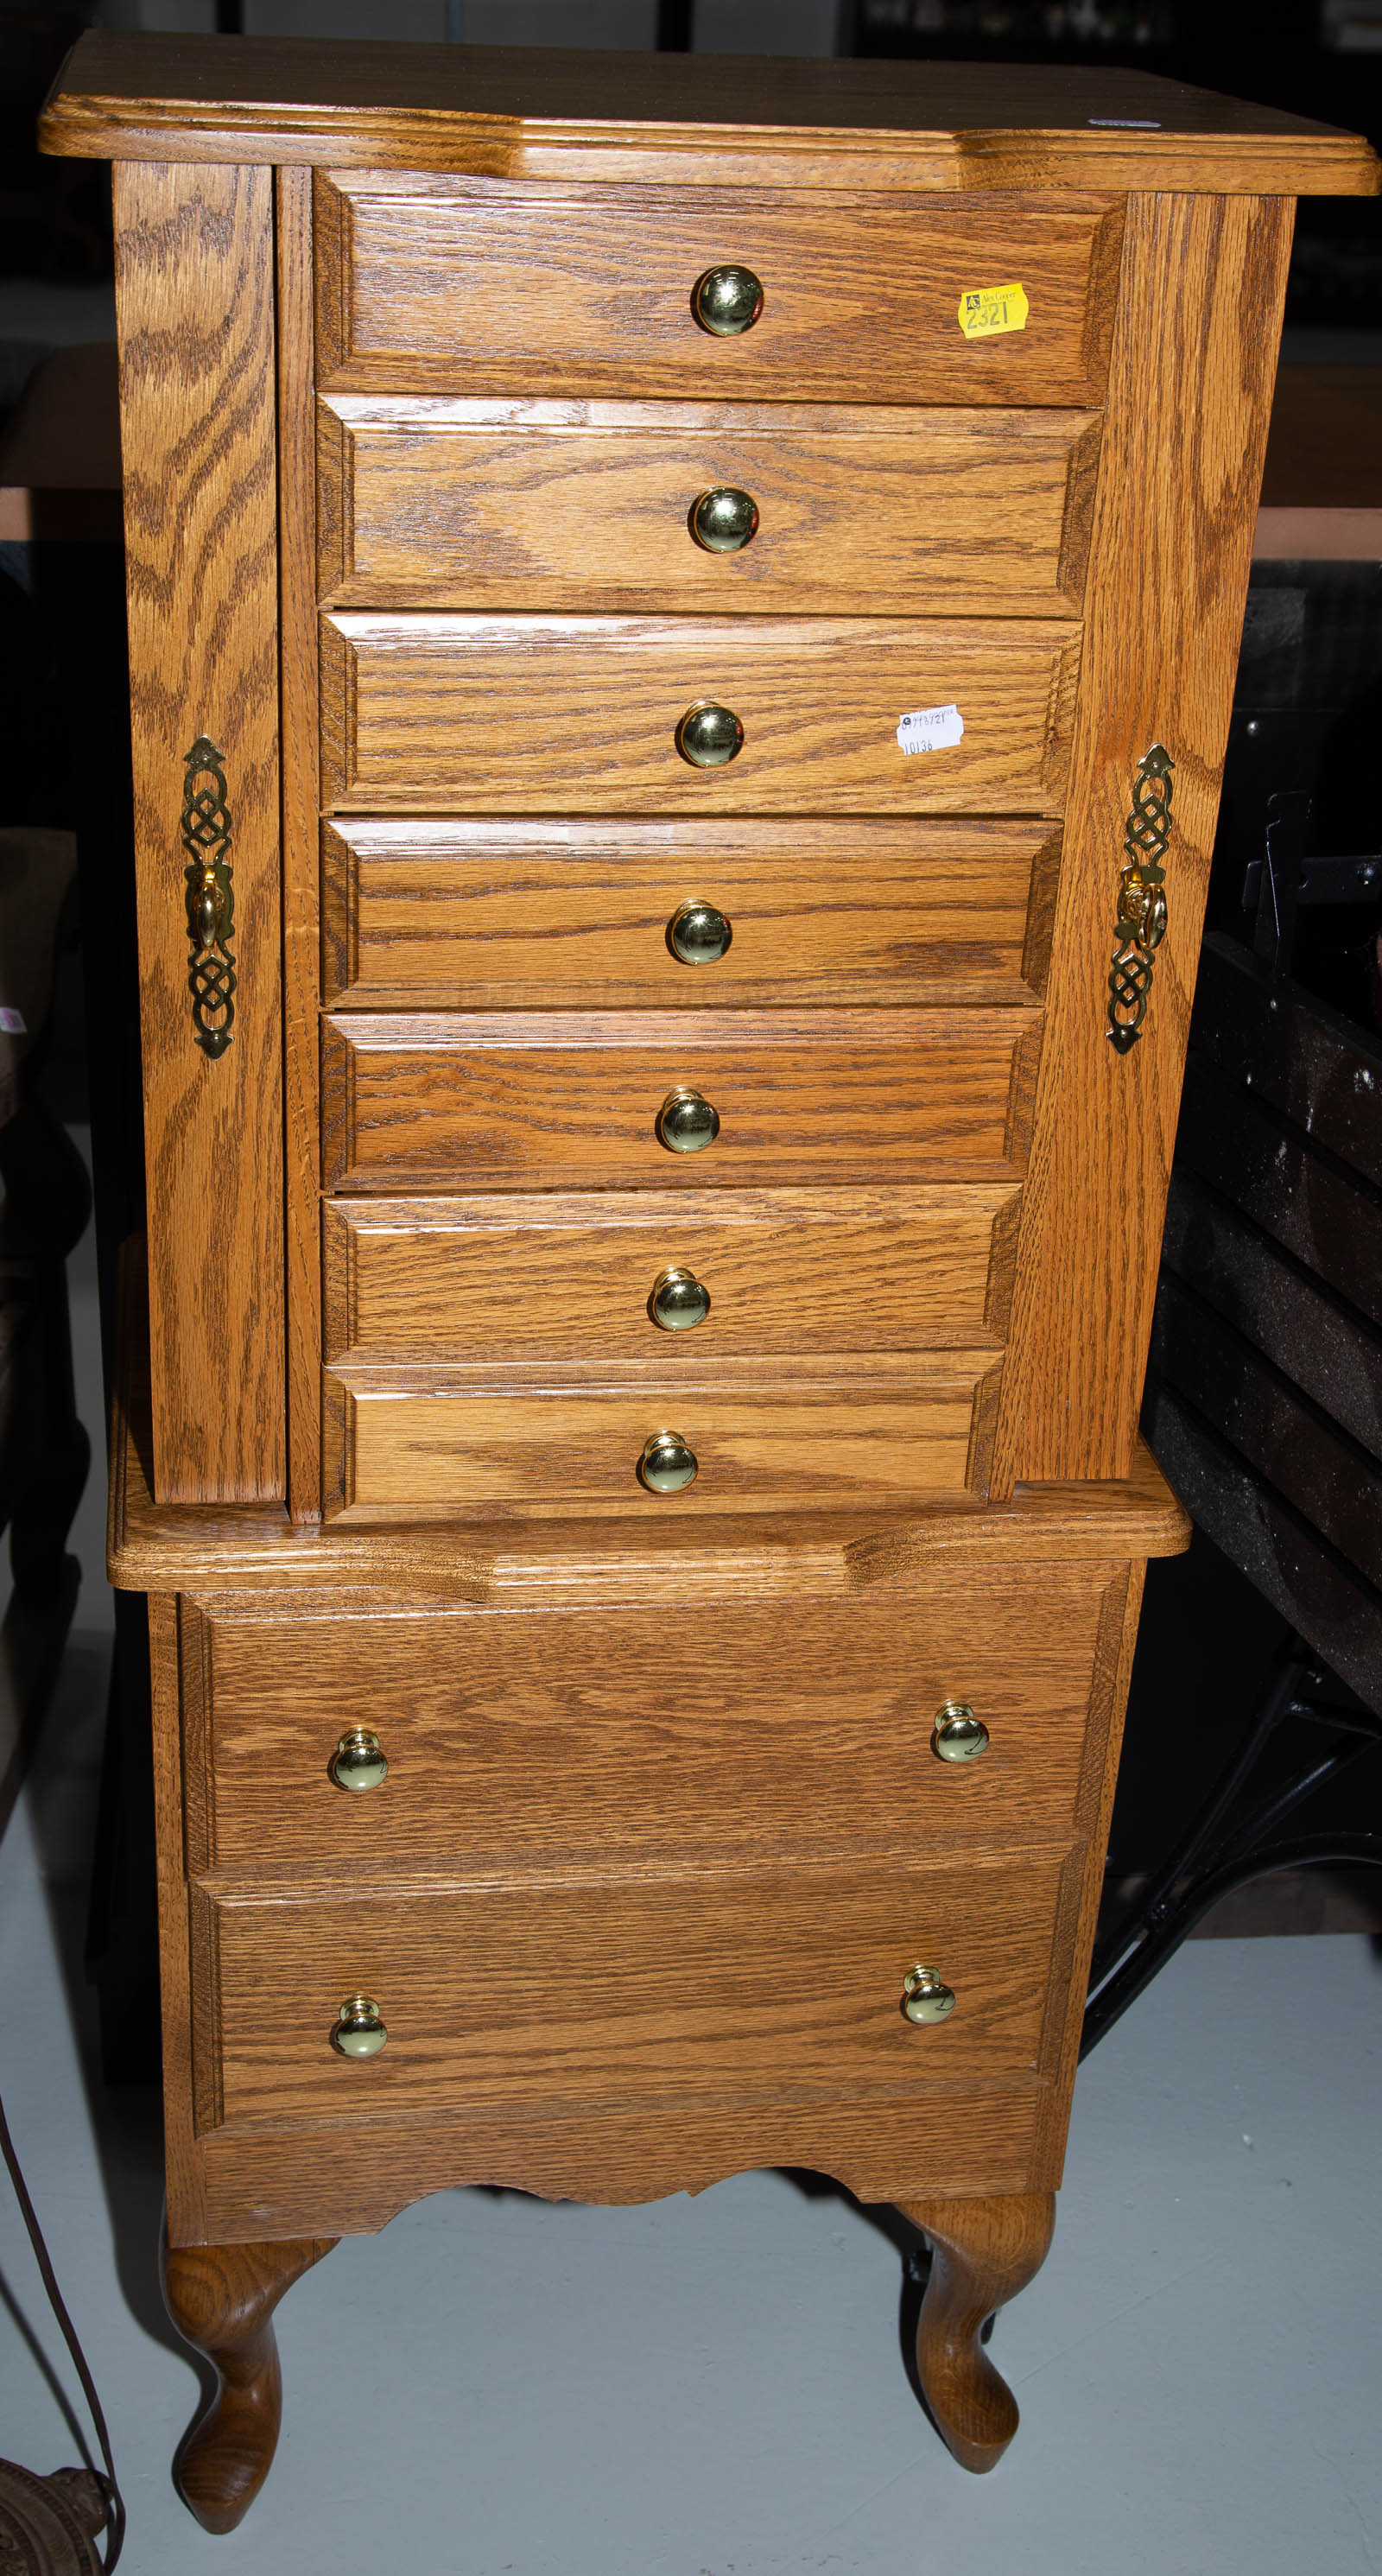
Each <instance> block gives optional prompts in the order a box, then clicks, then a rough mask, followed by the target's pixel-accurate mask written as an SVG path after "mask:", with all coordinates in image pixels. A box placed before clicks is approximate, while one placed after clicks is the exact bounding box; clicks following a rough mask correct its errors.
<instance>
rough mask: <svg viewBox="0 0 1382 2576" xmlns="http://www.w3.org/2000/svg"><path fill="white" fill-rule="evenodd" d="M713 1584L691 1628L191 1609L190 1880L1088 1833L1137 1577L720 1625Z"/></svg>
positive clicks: (1008, 1574)
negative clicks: (1086, 1760) (975, 1732)
mask: <svg viewBox="0 0 1382 2576" xmlns="http://www.w3.org/2000/svg"><path fill="white" fill-rule="evenodd" d="M706 1570H707V1569H706V1563H705V1558H704V1556H702V1558H701V1561H700V1568H699V1572H698V1570H697V1569H696V1568H695V1567H692V1566H691V1565H688V1566H687V1569H686V1575H685V1585H686V1597H685V1600H684V1602H683V1603H682V1605H681V1607H680V1610H679V1609H678V1606H677V1604H676V1602H675V1598H674V1596H673V1595H672V1594H670V1593H669V1595H668V1597H667V1598H666V1599H665V1600H662V1601H660V1602H658V1603H657V1604H656V1605H655V1606H649V1605H648V1604H646V1603H636V1604H630V1605H628V1606H625V1607H605V1608H601V1609H599V1610H579V1609H546V1608H529V1607H525V1608H523V1609H522V1610H520V1611H514V1610H506V1611H504V1612H497V1611H493V1610H486V1609H471V1608H459V1607H452V1608H449V1609H433V1608H430V1607H429V1608H422V1607H419V1606H418V1604H417V1603H416V1602H415V1601H410V1600H408V1599H407V1598H406V1597H399V1598H397V1599H392V1600H387V1601H380V1602H377V1603H376V1604H375V1605H374V1606H373V1607H372V1608H371V1609H369V1610H365V1609H362V1608H361V1607H360V1606H359V1604H358V1601H357V1602H354V1603H351V1604H348V1605H343V1604H342V1603H341V1602H339V1601H338V1600H336V1599H334V1598H328V1599H327V1600H326V1601H324V1602H321V1603H320V1604H314V1603H313V1602H312V1601H311V1600H310V1599H308V1600H304V1599H303V1597H302V1596H301V1595H298V1596H297V1597H296V1598H294V1599H280V1600H277V1601H275V1602H274V1603H273V1604H272V1606H270V1605H269V1604H267V1603H266V1602H265V1600H264V1598H263V1596H262V1595H261V1596H260V1597H259V1598H258V1599H256V1598H254V1597H253V1596H248V1595H240V1596H238V1597H235V1598H211V1599H208V1600H205V1601H203V1602H200V1603H196V1604H193V1603H190V1602H185V1603H184V1606H183V1615H182V1630H181V1636H182V1699H183V1735H184V1743H185V1746H186V1754H187V1762H188V1769H189V1786H190V1795H189V1806H188V1814H189V1827H188V1830H189V1836H190V1838H191V1842H190V1849H189V1859H190V1863H191V1867H192V1870H193V1872H194V1874H195V1873H198V1872H203V1873H204V1872H206V1871H215V1872H217V1873H220V1874H222V1875H224V1874H225V1873H228V1872H229V1873H235V1874H239V1875H242V1876H245V1877H250V1878H255V1879H262V1878H292V1877H294V1876H296V1875H299V1874H300V1873H302V1872H304V1871H306V1872H307V1873H308V1874H309V1875H313V1876H317V1877H320V1876H323V1875H325V1876H327V1877H330V1876H331V1875H332V1873H333V1872H335V1873H338V1874H339V1873H341V1872H345V1873H347V1874H348V1876H349V1879H350V1881H351V1883H352V1884H353V1883H354V1882H355V1880H356V1879H357V1878H358V1877H359V1876H361V1875H362V1874H363V1875H365V1876H369V1875H374V1876H376V1877H387V1876H388V1875H389V1874H390V1873H391V1872H395V1871H397V1870H398V1869H400V1868H411V1869H437V1868H442V1867H449V1868H450V1869H452V1870H453V1871H454V1870H457V1869H461V1868H464V1869H467V1870H469V1869H488V1868H494V1867H504V1866H506V1865H508V1866H513V1867H524V1868H527V1867H532V1868H545V1867H551V1866H569V1864H570V1862H571V1860H572V1858H573V1857H579V1858H580V1860H581V1861H582V1863H583V1864H584V1865H587V1866H590V1867H596V1866H601V1865H603V1866H605V1867H608V1866H610V1865H612V1864H614V1863H616V1862H618V1863H630V1864H634V1863H638V1864H642V1863H646V1862H648V1861H649V1860H652V1859H658V1860H660V1862H661V1864H662V1866H663V1867H669V1866H700V1865H702V1864H703V1863H704V1861H705V1858H706V1855H707V1853H718V1854H720V1855H721V1856H722V1857H723V1858H726V1859H728V1858H730V1857H736V1858H737V1857H741V1856H743V1855H757V1856H758V1857H760V1858H761V1857H763V1856H764V1855H765V1854H769V1853H771V1854H772V1855H774V1856H775V1857H777V1858H778V1859H781V1860H788V1859H790V1858H791V1857H792V1856H793V1855H794V1854H796V1855H798V1856H804V1855H806V1854H808V1853H812V1852H814V1853H815V1854H817V1855H818V1856H827V1855H829V1854H831V1853H834V1854H837V1855H838V1854H843V1853H853V1854H855V1855H860V1856H863V1855H870V1854H872V1855H878V1854H883V1853H888V1852H892V1853H896V1854H898V1855H900V1856H904V1857H910V1856H913V1855H915V1854H917V1853H918V1852H920V1851H922V1850H925V1851H926V1852H928V1853H929V1854H931V1855H932V1857H933V1858H934V1857H935V1856H936V1855H937V1854H941V1855H943V1854H944V1853H945V1852H947V1851H948V1850H949V1849H950V1848H952V1847H959V1848H964V1849H973V1848H982V1847H983V1846H984V1845H986V1844H987V1845H990V1846H994V1847H1000V1848H1001V1847H1006V1846H1007V1845H1008V1844H1010V1843H1041V1842H1050V1843H1063V1842H1066V1841H1068V1840H1070V1839H1072V1838H1073V1837H1074V1836H1075V1835H1076V1834H1077V1832H1079V1831H1081V1830H1083V1829H1085V1827H1086V1825H1087V1822H1088V1820H1087V1819H1086V1818H1085V1817H1084V1815H1083V1812H1082V1808H1081V1783H1082V1753H1083V1747H1084V1741H1085V1730H1086V1724H1087V1722H1088V1721H1089V1719H1090V1716H1091V1712H1092V1715H1093V1719H1094V1722H1095V1725H1096V1757H1097V1750H1098V1743H1099V1742H1100V1741H1101V1738H1099V1737H1098V1735H1097V1729H1098V1727H1100V1726H1102V1725H1103V1724H1104V1723H1105V1722H1106V1720H1107V1716H1108V1703H1109V1697H1110V1693H1111V1688H1112V1678H1113V1672H1114V1668H1115V1665H1116V1662H1117V1651H1118V1639H1119V1621H1120V1615H1121V1609H1122V1601H1123V1591H1124V1584H1123V1578H1122V1573H1121V1569H1120V1571H1119V1573H1118V1574H1117V1576H1115V1577H1114V1578H1112V1579H1110V1575H1109V1570H1108V1568H1107V1567H1101V1566H1098V1565H1082V1566H1074V1567H1063V1566H1056V1565H1043V1566H1042V1567H1041V1568H1040V1569H1039V1571H1038V1572H1037V1573H1036V1574H1034V1573H1033V1572H1032V1571H1030V1570H1027V1569H1017V1568H1014V1567H1012V1566H1003V1565H995V1566H992V1567H991V1568H989V1569H987V1570H986V1572H985V1573H984V1575H983V1577H982V1580H979V1579H977V1578H976V1576H975V1573H974V1571H973V1569H972V1568H968V1569H965V1570H964V1571H957V1570H950V1571H947V1570H946V1569H945V1568H944V1567H939V1568H932V1570H931V1571H930V1572H929V1573H928V1576H927V1579H926V1585H925V1590H924V1593H921V1594H912V1593H905V1594H898V1593H896V1592H893V1591H891V1590H890V1591H889V1592H888V1593H887V1594H886V1595H885V1596H881V1597H880V1596H878V1595H870V1593H869V1592H867V1591H864V1590H861V1591H859V1592H857V1593H856V1594H854V1595H853V1596H852V1597H851V1598H850V1599H849V1600H848V1601H847V1602H841V1601H839V1600H812V1599H803V1598H799V1597H798V1598H792V1599H788V1600H783V1599H780V1598H779V1599H774V1600H765V1601H762V1602H758V1603H753V1604H750V1605H747V1606H745V1605H742V1604H738V1605H730V1604H727V1603H725V1602H724V1601H723V1600H720V1601H717V1600H716V1599H715V1598H714V1597H713V1596H712V1597H710V1598H707V1596H706V1593H705V1591H704V1590H703V1589H702V1582H703V1578H704V1575H705V1572H706ZM947 1704H962V1705H964V1706H967V1707H969V1708H971V1709H972V1710H973V1712H974V1716H975V1718H976V1720H977V1721H978V1722H979V1723H980V1724H981V1725H982V1726H983V1727H984V1728H985V1729H986V1730H987V1734H988V1742H987V1744H986V1745H985V1746H984V1747H983V1748H982V1749H981V1751H980V1752H979V1753H978V1754H977V1755H975V1754H972V1753H971V1755H970V1756H969V1758H967V1759H966V1760H964V1761H956V1760H953V1759H943V1758H942V1756H941V1753H940V1752H939V1750H938V1749H937V1738H936V1725H937V1719H938V1716H939V1714H940V1712H941V1711H942V1710H943V1709H944V1708H945V1707H946V1706H947ZM953 1732H954V1721H952V1733H953ZM352 1733H361V1734H364V1735H368V1736H373V1737H375V1738H377V1741H378V1745H379V1749H380V1753H381V1754H382V1758H383V1764H384V1766H385V1770H384V1776H383V1778H382V1779H379V1778H377V1777H376V1776H375V1775H376V1774H377V1772H378V1769H379V1763H378V1760H377V1759H376V1760H375V1761H374V1763H373V1767H372V1768H366V1763H367V1761H368V1757H369V1748H368V1747H364V1748H361V1747H353V1748H352V1747H350V1746H347V1749H346V1753H345V1755H344V1756H343V1757H342V1758H341V1760H340V1762H338V1765H337V1767H338V1769H342V1770H343V1771H344V1773H345V1776H346V1778H347V1779H350V1778H354V1779H356V1780H357V1781H360V1782H362V1783H365V1784H367V1785H362V1786H357V1787H355V1788H347V1787H342V1786H337V1785H336V1783H335V1781H334V1780H333V1777H332V1774H331V1767H330V1766H331V1764H332V1762H333V1760H335V1759H336V1757H337V1752H338V1748H339V1747H340V1746H341V1745H342V1743H343V1742H344V1741H345V1739H346V1738H348V1737H349V1736H350V1735H351V1734H352ZM952 1750H953V1746H952ZM352 1758H353V1760H354V1763H355V1766H356V1767H355V1769H354V1770H353V1771H352V1770H351V1768H350V1764H351V1760H352ZM1101 1776H1102V1773H1101V1766H1100V1764H1099V1762H1098V1760H1097V1758H1096V1761H1095V1765H1094V1772H1093V1776H1092V1778H1091V1780H1090V1782H1089V1787H1090V1789H1091V1790H1093V1791H1094V1792H1096V1793H1097V1788H1098V1784H1099V1780H1100V1778H1101Z"/></svg>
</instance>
